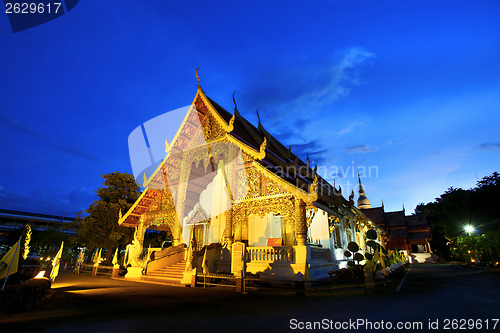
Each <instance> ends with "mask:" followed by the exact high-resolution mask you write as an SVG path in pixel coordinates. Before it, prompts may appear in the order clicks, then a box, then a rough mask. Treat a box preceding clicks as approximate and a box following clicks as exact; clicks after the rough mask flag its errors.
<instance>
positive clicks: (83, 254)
mask: <svg viewBox="0 0 500 333" xmlns="http://www.w3.org/2000/svg"><path fill="white" fill-rule="evenodd" d="M84 257H85V250H84V249H81V250H80V254H79V255H78V260H77V262H76V263H77V265H81V264H83V258H84Z"/></svg>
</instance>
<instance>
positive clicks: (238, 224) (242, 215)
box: [234, 208, 247, 242]
mask: <svg viewBox="0 0 500 333" xmlns="http://www.w3.org/2000/svg"><path fill="white" fill-rule="evenodd" d="M245 219H247V216H246V209H244V208H242V209H240V211H239V212H238V215H236V216H235V218H234V223H235V225H234V241H235V242H241V240H242V239H243V221H244V220H245Z"/></svg>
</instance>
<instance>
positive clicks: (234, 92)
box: [233, 91, 238, 112]
mask: <svg viewBox="0 0 500 333" xmlns="http://www.w3.org/2000/svg"><path fill="white" fill-rule="evenodd" d="M234 94H236V91H233V103H234V112H238V107H237V106H236V99H235V98H234Z"/></svg>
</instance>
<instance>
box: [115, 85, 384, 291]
mask: <svg viewBox="0 0 500 333" xmlns="http://www.w3.org/2000/svg"><path fill="white" fill-rule="evenodd" d="M233 100H234V96H233ZM234 104H235V107H234V112H233V113H230V112H228V111H226V110H225V109H224V108H222V107H221V106H220V105H218V104H217V103H216V102H215V101H213V100H212V99H210V98H209V97H208V96H207V95H206V94H205V92H204V91H203V90H202V88H201V85H200V84H199V85H198V89H197V93H196V96H195V98H194V100H193V102H192V103H191V105H190V107H189V108H187V112H186V115H185V117H184V119H183V121H182V124H181V125H180V127H179V129H178V131H177V133H176V135H175V137H174V138H173V140H172V141H171V142H170V143H169V142H167V141H166V142H165V158H164V159H163V161H162V162H161V163H160V164H159V165H158V167H157V168H156V169H155V171H154V172H152V174H150V175H146V174H144V179H143V184H142V185H143V187H144V191H143V192H142V194H141V196H140V197H139V199H138V200H137V201H136V202H135V203H134V205H133V206H132V207H131V208H130V209H129V211H127V212H125V214H121V213H120V217H119V221H118V223H119V224H120V225H121V226H124V227H133V228H135V236H134V241H133V244H131V245H130V252H129V254H130V257H131V259H130V260H129V263H131V265H132V267H130V268H129V273H128V274H127V276H136V277H137V276H142V277H143V278H145V277H148V276H150V277H152V276H154V277H156V278H158V279H160V278H162V276H163V278H166V279H167V278H170V279H178V280H179V281H182V283H184V284H188V283H189V281H190V279H192V276H193V275H196V274H197V272H200V271H203V272H205V273H206V272H210V273H233V274H237V273H238V271H239V270H243V271H246V272H247V273H253V274H256V275H259V276H260V277H261V278H262V279H269V280H281V281H297V280H319V279H323V278H327V277H328V272H329V271H330V270H333V269H336V268H339V267H344V266H345V264H346V258H345V257H344V251H345V249H346V247H347V244H348V243H349V242H351V241H354V242H356V243H358V245H359V246H360V248H361V249H362V250H361V251H363V252H364V250H365V249H366V239H365V234H366V231H367V230H368V229H371V228H374V229H376V230H377V231H378V234H380V240H379V241H380V242H381V241H382V239H383V237H382V235H383V230H382V229H381V228H379V227H378V226H377V225H375V224H372V222H371V221H369V220H368V218H366V216H365V215H364V214H363V213H362V212H361V210H360V209H358V208H357V207H356V206H355V205H354V202H353V198H352V197H350V198H349V200H346V199H345V198H344V197H343V196H342V193H341V189H340V187H339V188H336V187H335V186H332V185H331V184H329V183H328V182H327V181H326V180H324V179H323V178H322V177H321V176H320V175H319V174H317V172H316V167H312V166H311V165H310V163H309V159H307V161H306V162H303V161H302V160H301V159H300V158H299V157H298V156H296V155H295V154H294V153H293V152H292V150H291V148H287V147H285V146H284V145H282V144H281V143H280V142H279V141H278V140H277V139H275V138H274V137H273V136H272V135H271V134H269V133H268V132H267V131H266V129H265V128H264V127H263V125H262V124H261V122H260V118H259V123H258V125H257V126H254V125H252V124H251V123H250V122H248V121H247V120H246V119H245V118H243V117H242V116H241V115H240V113H239V112H238V109H237V107H236V102H235V103H234ZM147 229H154V230H162V231H168V232H169V233H170V234H171V235H172V238H173V246H172V247H169V248H167V249H163V250H162V249H153V250H154V255H153V256H151V252H152V251H151V250H150V255H149V256H146V257H145V258H142V259H141V258H140V257H139V256H140V253H142V250H143V249H142V246H143V238H144V233H145V231H146V230H147ZM235 244H240V245H242V246H243V249H244V250H243V252H242V253H243V257H242V258H239V259H238V258H237V259H238V260H240V259H242V260H243V262H244V264H243V266H241V265H239V264H238V265H236V259H235V253H236V251H234V246H235ZM238 249H241V247H240V248H238ZM152 257H154V258H152ZM145 268H146V269H145ZM174 268H175V270H176V272H177V273H176V274H174V273H170V275H169V269H170V270H172V271H173V270H174ZM180 271H182V272H180ZM159 272H161V274H160V273H159Z"/></svg>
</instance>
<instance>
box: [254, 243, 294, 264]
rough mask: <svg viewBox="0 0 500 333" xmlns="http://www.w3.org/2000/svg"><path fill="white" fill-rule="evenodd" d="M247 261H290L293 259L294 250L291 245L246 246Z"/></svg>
mask: <svg viewBox="0 0 500 333" xmlns="http://www.w3.org/2000/svg"><path fill="white" fill-rule="evenodd" d="M247 261H248V262H254V261H270V262H280V261H282V262H283V261H286V262H291V261H295V250H294V249H293V247H292V246H262V247H247Z"/></svg>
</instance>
